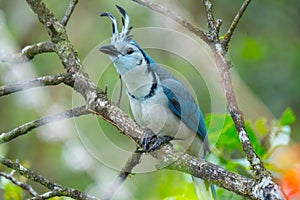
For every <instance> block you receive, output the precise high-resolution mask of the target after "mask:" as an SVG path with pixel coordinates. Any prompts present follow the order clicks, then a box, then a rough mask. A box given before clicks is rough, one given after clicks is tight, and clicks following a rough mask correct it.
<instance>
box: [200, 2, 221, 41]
mask: <svg viewBox="0 0 300 200" xmlns="http://www.w3.org/2000/svg"><path fill="white" fill-rule="evenodd" d="M203 4H204V6H205V12H206V18H207V22H208V29H209V33H208V34H207V37H208V38H209V40H210V42H211V43H213V42H215V41H218V40H219V30H220V26H221V23H220V20H218V22H216V20H215V17H214V14H213V4H212V2H211V1H210V0H203Z"/></svg>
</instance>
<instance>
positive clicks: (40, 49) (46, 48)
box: [0, 41, 54, 64]
mask: <svg viewBox="0 0 300 200" xmlns="http://www.w3.org/2000/svg"><path fill="white" fill-rule="evenodd" d="M47 52H54V45H53V43H52V42H49V41H45V42H40V43H37V44H32V45H28V46H26V47H24V48H23V49H22V50H21V52H20V53H16V54H9V55H0V61H1V62H7V63H13V64H16V63H24V62H28V61H30V60H31V59H33V58H34V56H36V55H38V54H41V53H47Z"/></svg>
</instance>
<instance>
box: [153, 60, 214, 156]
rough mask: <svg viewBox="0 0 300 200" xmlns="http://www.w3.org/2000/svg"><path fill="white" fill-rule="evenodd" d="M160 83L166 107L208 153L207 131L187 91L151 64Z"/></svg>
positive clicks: (199, 112)
mask: <svg viewBox="0 0 300 200" xmlns="http://www.w3.org/2000/svg"><path fill="white" fill-rule="evenodd" d="M151 70H154V71H155V72H156V73H157V74H158V76H159V79H160V81H161V85H162V87H163V92H164V94H165V95H166V96H167V98H168V106H169V108H170V110H171V111H172V112H174V114H175V115H176V116H177V117H178V118H180V119H181V120H182V121H183V122H184V123H185V124H186V125H187V126H188V127H190V128H191V129H193V130H194V131H195V132H196V133H197V135H198V136H199V137H200V139H201V140H202V141H203V144H204V147H205V151H206V152H209V144H208V139H207V130H206V125H205V121H204V117H203V114H202V112H201V110H200V108H199V106H198V105H197V104H196V102H195V100H194V98H193V96H192V95H191V93H190V92H189V91H188V89H187V88H186V87H185V86H184V85H183V84H182V83H181V82H179V81H178V80H177V79H176V78H175V77H174V76H172V75H171V74H170V73H169V72H167V71H166V70H164V69H162V68H161V67H159V66H158V65H157V64H155V63H152V65H151Z"/></svg>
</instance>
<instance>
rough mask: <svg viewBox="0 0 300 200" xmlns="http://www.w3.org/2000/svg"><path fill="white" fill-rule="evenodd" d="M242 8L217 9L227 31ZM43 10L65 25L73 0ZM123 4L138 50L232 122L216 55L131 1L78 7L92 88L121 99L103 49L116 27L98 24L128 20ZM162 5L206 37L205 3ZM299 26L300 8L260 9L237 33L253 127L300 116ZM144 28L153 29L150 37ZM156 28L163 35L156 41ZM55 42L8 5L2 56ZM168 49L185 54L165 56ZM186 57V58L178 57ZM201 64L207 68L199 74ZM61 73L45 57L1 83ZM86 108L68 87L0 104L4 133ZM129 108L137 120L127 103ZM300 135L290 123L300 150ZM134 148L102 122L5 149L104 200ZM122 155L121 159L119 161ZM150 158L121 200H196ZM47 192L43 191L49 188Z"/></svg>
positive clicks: (177, 176) (79, 39) (233, 46)
mask: <svg viewBox="0 0 300 200" xmlns="http://www.w3.org/2000/svg"><path fill="white" fill-rule="evenodd" d="M157 2H159V1H157ZM242 2H243V1H241V0H226V1H224V0H223V1H221V0H219V1H213V3H214V11H215V15H216V17H218V18H220V19H222V20H223V25H222V28H221V32H222V33H225V31H226V30H227V28H228V26H229V25H230V22H231V20H232V19H233V17H234V15H235V13H236V12H237V10H238V9H239V7H240V5H241V4H242ZM45 3H46V4H47V6H49V8H50V9H51V10H52V11H53V12H54V13H55V15H56V16H57V17H58V18H62V17H63V15H64V11H65V9H66V7H67V5H68V3H69V1H61V0H51V1H50V0H47V1H45ZM159 3H160V2H159ZM115 4H118V5H121V6H122V7H123V8H125V10H126V11H127V12H128V13H129V15H130V16H131V21H132V22H131V24H132V25H133V27H134V28H142V29H137V30H134V31H135V32H133V33H134V35H136V40H137V41H138V43H140V44H141V46H142V47H147V48H148V50H147V52H148V53H149V54H150V56H152V58H154V60H156V61H157V62H158V63H161V64H162V65H163V66H165V67H166V68H167V69H168V70H169V71H171V72H172V73H175V75H176V76H177V77H178V78H179V79H181V80H182V81H183V82H184V83H185V84H186V85H187V87H189V88H190V89H191V90H192V92H193V94H194V95H195V97H197V99H198V102H199V105H200V107H201V109H202V111H203V113H204V115H205V116H208V117H209V116H210V115H209V114H210V113H211V112H217V113H223V114H224V109H225V108H224V97H223V94H222V90H220V88H219V87H220V85H219V84H220V81H219V77H218V74H214V72H208V71H209V70H207V69H209V68H210V67H211V68H213V62H212V61H211V59H209V55H211V54H210V52H209V50H208V51H206V50H205V49H207V47H205V45H204V44H203V43H201V41H200V40H199V39H198V38H196V37H195V36H193V35H192V34H190V33H188V32H186V31H185V30H184V29H183V28H182V27H181V26H179V25H178V24H176V23H174V22H173V21H172V20H169V19H166V17H164V16H162V15H160V14H158V13H155V12H153V11H150V10H149V9H147V8H145V7H142V6H140V5H138V4H136V3H133V2H132V1H124V0H118V1H110V0H101V1H100V0H98V1H95V0H89V1H79V3H78V5H77V7H76V9H75V11H74V13H73V15H72V17H71V19H70V21H69V24H68V26H67V31H68V35H69V39H70V41H71V42H72V43H73V44H74V46H75V48H76V49H77V50H78V54H79V57H80V59H81V60H82V61H83V63H84V67H85V69H86V71H87V72H88V73H89V75H90V76H91V78H92V80H93V81H95V82H97V84H98V85H99V87H100V88H104V86H105V85H107V86H108V95H109V96H110V97H111V98H112V99H113V100H114V101H116V99H117V97H118V91H119V90H118V89H119V83H118V75H117V73H116V71H115V70H114V68H113V66H112V65H111V64H110V62H109V60H108V58H107V57H106V56H105V55H102V54H101V53H100V52H98V48H99V46H100V44H107V43H109V40H108V39H109V37H110V35H111V24H110V21H109V20H108V19H105V18H100V17H99V13H100V12H103V11H109V12H112V13H113V14H115V15H116V16H120V14H119V13H118V12H117V9H116V8H115ZM163 4H164V5H165V6H166V7H169V8H170V9H172V10H174V12H178V13H179V14H180V15H182V16H184V17H185V18H187V19H189V20H190V21H192V22H193V23H194V24H197V25H199V26H200V27H202V28H203V29H206V20H205V11H204V8H203V5H202V2H201V1H195V0H185V1H183V0H182V1H179V0H177V1H164V2H163ZM299 18H300V1H297V0H291V1H289V3H287V2H285V1H272V0H265V1H253V2H252V3H251V4H250V6H249V7H248V9H247V11H246V13H245V15H244V16H243V18H242V19H241V21H240V23H239V25H238V28H237V30H236V32H235V33H234V36H233V38H232V41H231V43H230V47H229V48H230V49H229V56H230V58H231V60H232V63H233V66H234V68H233V69H232V72H233V77H234V83H235V85H234V86H235V89H236V92H237V96H238V100H239V104H240V105H241V108H242V110H243V111H244V113H245V117H246V119H247V120H248V121H249V123H250V124H251V123H252V124H255V123H256V124H257V121H259V120H261V121H264V122H263V123H264V124H265V126H266V127H268V128H269V129H270V130H271V129H272V126H273V125H274V123H275V122H274V121H276V119H279V118H280V117H281V115H282V113H283V112H284V111H285V110H286V108H287V107H290V108H291V109H292V111H293V112H294V113H295V115H296V116H300V104H299V99H300V78H299V77H300V68H299V65H300V40H299V35H300V23H299ZM145 27H155V28H153V29H151V30H150V29H149V30H148V29H144V28H145ZM158 28H167V29H169V30H174V32H176V33H179V35H180V34H181V35H183V36H182V38H185V37H186V38H189V39H188V40H189V41H193V42H196V43H198V44H200V45H202V46H203V47H204V50H203V52H205V53H204V54H201V55H199V52H198V51H193V50H194V49H192V48H191V46H189V45H188V44H186V45H185V44H184V42H183V44H182V43H180V41H168V40H167V38H168V35H167V34H168V31H167V32H164V34H162V35H160V34H159V29H158ZM152 30H155V31H154V32H155V35H154V33H153V34H152V32H151V31H152ZM162 32H163V31H162ZM179 38H180V37H179ZM48 39H49V37H48V35H47V32H46V31H45V30H44V27H43V26H42V25H41V24H40V23H39V22H38V20H37V17H36V16H35V14H34V13H33V12H32V11H31V9H30V8H29V6H28V5H27V4H26V2H25V1H18V0H11V1H8V0H0V45H1V46H0V55H1V54H2V55H6V54H9V53H14V52H18V51H20V50H21V49H22V48H23V47H25V46H26V45H30V44H34V43H37V42H40V41H45V40H48ZM182 40H183V39H182ZM154 41H159V42H158V43H159V44H156V45H159V47H160V48H159V49H157V48H155V47H156V46H155V45H153V46H151V44H152V42H154ZM179 44H180V45H179ZM170 46H172V48H171V49H176V51H177V50H178V52H179V53H178V52H175V50H174V51H173V52H171V51H168V50H166V49H168V48H169V47H170ZM180 52H184V53H186V55H184V56H183V55H180ZM191 61H192V62H191ZM195 63H196V65H201V66H203V68H201V69H200V68H197V67H195ZM60 72H64V69H63V67H62V65H61V63H60V61H59V59H58V57H57V56H56V55H55V54H50V53H49V54H43V55H38V56H36V57H35V58H34V59H33V61H32V62H30V63H26V64H21V65H11V64H7V63H0V85H5V84H9V83H14V82H16V81H22V80H23V81H24V80H30V79H31V78H34V77H38V76H45V75H51V74H57V73H60ZM212 93H213V94H212ZM216 99H217V100H216ZM82 102H83V101H82V99H81V98H80V97H79V96H78V95H77V94H74V93H73V91H72V90H71V89H70V88H68V87H66V86H64V85H60V86H55V87H47V88H35V89H32V90H28V91H25V92H20V93H17V94H12V95H9V96H3V97H0V131H1V132H6V131H9V130H11V129H13V128H15V127H17V126H19V125H21V124H23V123H26V122H28V121H31V120H34V119H37V118H40V117H42V116H44V115H49V114H53V113H57V112H60V111H63V110H65V109H69V108H72V107H73V106H75V105H81V104H80V103H82ZM216 104H217V105H216ZM121 107H122V109H123V110H125V111H126V112H128V113H130V110H129V107H128V100H127V98H126V97H125V95H124V96H123V99H122V104H121ZM207 121H208V122H209V121H210V120H209V119H207ZM223 123H224V121H223ZM220 124H221V125H222V123H220ZM212 128H213V127H212ZM254 129H255V128H254ZM299 131H300V125H299V123H298V122H297V121H296V123H293V124H292V125H291V142H290V143H292V144H297V143H298V142H299V140H300V136H299V134H298V132H299ZM100 132H101V134H102V135H101V136H100ZM258 138H259V137H258ZM259 139H261V138H259ZM133 150H134V144H133V143H132V142H131V141H130V140H129V139H128V138H126V137H125V136H123V135H120V134H119V133H118V131H117V130H116V129H115V128H114V127H112V126H111V125H109V124H107V123H106V122H103V121H102V120H101V119H97V118H96V117H94V116H84V117H80V118H78V119H76V120H67V121H63V122H59V123H54V124H50V125H47V126H45V127H41V128H39V129H37V130H34V131H32V132H31V133H29V134H27V135H26V136H23V137H20V138H17V139H15V140H13V141H11V142H9V143H7V144H2V145H1V146H0V152H1V154H2V155H5V156H7V157H9V158H11V159H16V158H18V159H19V160H20V161H26V163H27V165H29V166H30V168H31V169H33V170H36V171H37V172H38V173H40V174H42V175H44V176H46V177H49V178H51V179H52V180H54V181H56V182H58V183H60V184H63V185H66V186H70V187H74V188H77V189H80V190H82V191H85V192H88V193H90V194H93V195H95V196H99V197H100V196H101V195H103V192H104V191H105V188H107V187H108V186H109V185H110V183H111V182H112V181H113V180H114V178H115V177H116V176H117V173H118V171H117V169H118V168H119V167H122V163H124V162H125V161H126V159H127V158H128V156H129V155H130V152H131V151H133ZM118 151H120V152H122V153H121V154H120V155H119V154H118V155H116V153H115V152H118ZM216 152H218V150H216ZM114 153H115V154H114ZM298 156H299V155H298ZM212 159H213V158H212ZM145 160H146V161H145V164H144V165H142V166H141V167H139V168H138V170H137V175H134V176H132V177H131V178H129V180H127V181H126V183H125V184H124V185H123V187H122V188H121V189H120V190H119V191H118V192H117V195H116V197H115V199H163V198H166V199H167V198H171V197H174V198H177V199H192V198H195V197H194V194H193V187H192V183H191V179H190V178H189V177H188V176H186V175H183V174H182V173H179V172H174V171H169V170H160V171H154V170H153V169H154V164H153V161H152V160H151V158H145ZM0 169H2V168H1V167H0ZM146 172H147V173H146ZM183 185H184V186H183ZM39 190H41V191H44V189H43V188H40V189H39ZM218 194H219V195H222V199H232V198H235V199H239V198H238V197H237V196H235V195H233V194H231V193H227V192H224V191H221V192H220V193H218Z"/></svg>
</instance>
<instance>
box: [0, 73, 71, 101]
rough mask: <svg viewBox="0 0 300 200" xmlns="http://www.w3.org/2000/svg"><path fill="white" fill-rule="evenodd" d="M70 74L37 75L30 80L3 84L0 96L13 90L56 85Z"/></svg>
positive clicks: (13, 91) (0, 88)
mask: <svg viewBox="0 0 300 200" xmlns="http://www.w3.org/2000/svg"><path fill="white" fill-rule="evenodd" d="M71 76H72V74H69V73H65V74H57V75H53V76H43V77H38V78H35V79H32V80H30V81H24V82H20V83H14V84H10V85H4V86H1V87H0V96H4V95H9V94H12V93H15V92H19V91H23V90H27V89H30V88H35V87H40V86H49V85H58V84H60V83H63V82H64V81H65V79H66V78H70V77H71Z"/></svg>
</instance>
